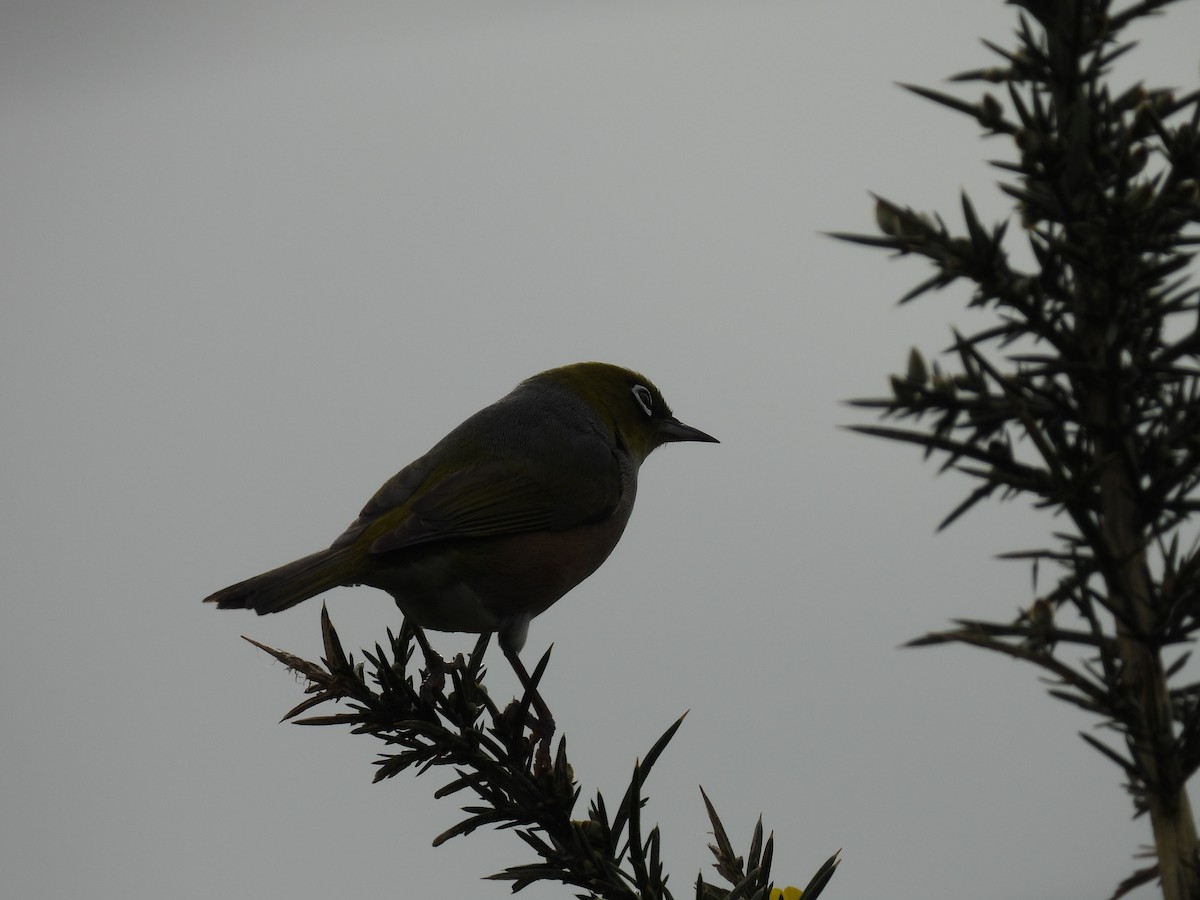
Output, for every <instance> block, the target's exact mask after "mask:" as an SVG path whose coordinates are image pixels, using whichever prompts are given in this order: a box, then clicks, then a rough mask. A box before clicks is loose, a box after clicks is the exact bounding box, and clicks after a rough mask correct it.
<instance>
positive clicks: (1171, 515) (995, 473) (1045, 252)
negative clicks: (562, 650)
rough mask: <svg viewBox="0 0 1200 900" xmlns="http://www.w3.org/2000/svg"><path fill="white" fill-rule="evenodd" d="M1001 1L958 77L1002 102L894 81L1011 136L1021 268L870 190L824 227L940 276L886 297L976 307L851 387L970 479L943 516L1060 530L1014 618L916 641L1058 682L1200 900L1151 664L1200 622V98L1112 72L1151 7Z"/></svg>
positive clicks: (1191, 754) (1004, 241)
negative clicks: (1014, 18) (1043, 522)
mask: <svg viewBox="0 0 1200 900" xmlns="http://www.w3.org/2000/svg"><path fill="white" fill-rule="evenodd" d="M1016 5H1017V6H1019V7H1021V8H1022V10H1023V11H1022V13H1021V14H1020V16H1019V24H1018V28H1017V31H1016V46H1015V47H1014V48H1012V49H1004V48H1001V47H999V46H997V45H995V44H991V43H986V42H985V43H986V46H987V47H988V48H989V49H990V50H991V51H993V52H994V54H995V55H996V57H997V60H996V62H995V64H994V65H993V66H991V67H987V68H981V69H976V70H972V71H970V72H965V73H963V74H961V75H959V76H956V77H955V78H954V79H953V81H954V82H955V83H957V84H980V83H982V84H983V85H985V86H995V87H996V89H997V92H996V93H992V92H990V91H989V90H987V89H986V88H985V90H984V91H983V92H982V93H981V94H980V95H979V96H977V97H976V98H974V99H963V98H960V97H958V96H955V95H953V94H949V93H945V92H942V91H938V90H931V89H929V88H924V87H918V86H906V87H908V89H909V90H910V91H912V92H913V93H915V94H917V95H918V96H920V97H922V98H924V99H926V100H930V101H933V102H934V103H937V104H939V105H941V106H943V107H945V108H947V109H949V110H951V111H953V112H955V113H957V114H959V115H965V116H967V117H968V118H970V119H971V120H973V122H974V124H975V125H976V126H977V127H979V128H981V129H982V130H983V132H984V133H985V134H987V135H990V136H993V137H996V138H997V139H999V140H1002V141H1006V142H1008V144H1009V146H1010V147H1011V148H1012V157H1011V158H1010V159H1007V160H1001V161H996V162H994V163H993V164H994V165H995V166H996V167H997V169H998V170H999V171H1000V172H1001V173H1003V176H1004V180H1002V181H1001V183H1000V189H1001V190H1002V191H1003V192H1004V194H1005V195H1007V196H1008V197H1009V198H1010V199H1011V200H1012V201H1013V202H1014V204H1015V214H1016V217H1017V218H1018V220H1019V222H1020V225H1021V229H1020V232H1019V233H1020V240H1022V241H1023V242H1024V244H1025V249H1026V250H1027V251H1028V256H1029V257H1030V258H1031V259H1032V260H1033V262H1034V263H1035V267H1034V268H1030V269H1028V270H1022V269H1020V268H1018V267H1017V266H1015V265H1014V264H1013V263H1012V262H1011V261H1010V255H1009V251H1010V249H1011V245H1012V244H1013V243H1014V240H1015V238H1014V235H1013V233H1012V230H1010V229H1009V227H1008V223H1007V222H1002V223H1000V224H997V225H992V226H989V225H987V224H985V223H983V222H982V221H981V220H980V218H979V216H978V214H977V212H976V210H975V206H974V204H973V203H972V201H971V200H970V198H969V197H968V196H966V195H965V194H964V195H963V197H962V203H961V210H960V213H961V218H962V222H963V225H962V228H961V229H960V230H952V229H951V228H950V227H949V226H948V225H947V224H946V222H945V220H944V219H943V218H942V217H941V216H938V215H936V214H927V213H923V212H919V211H917V210H915V209H913V208H911V207H907V206H903V205H901V204H898V203H894V202H892V201H890V200H886V199H883V198H878V199H877V202H876V223H877V225H878V226H879V230H880V232H881V233H882V234H881V235H853V234H841V235H837V237H840V238H842V239H845V240H849V241H854V242H857V243H860V244H865V245H867V246H872V247H880V248H885V249H889V250H892V251H894V252H896V253H898V254H902V255H917V256H921V257H924V258H926V259H927V260H929V262H930V263H931V265H932V267H933V274H932V275H931V276H929V277H928V278H926V279H925V280H923V281H922V282H921V283H920V284H918V285H917V286H916V287H914V288H913V289H912V290H910V291H909V292H907V293H906V294H904V295H903V297H902V298H901V299H902V302H909V301H911V300H914V299H915V298H917V297H920V296H922V295H924V294H927V293H928V292H930V291H932V290H934V289H939V288H944V287H946V286H948V285H951V284H953V283H956V282H963V283H966V284H968V285H970V286H971V288H972V292H971V296H970V300H969V301H968V305H969V306H972V307H976V308H980V309H983V310H987V311H990V312H991V313H992V314H993V322H992V323H991V324H989V325H987V326H986V327H984V328H982V329H981V330H980V331H978V332H976V333H974V334H966V335H964V334H959V333H957V332H956V333H955V334H954V340H953V343H952V345H951V346H950V348H949V350H948V355H949V357H950V365H948V366H947V368H946V369H943V368H942V366H941V365H940V364H939V363H934V364H933V365H932V366H930V365H929V364H927V363H926V362H925V359H924V357H923V355H922V354H921V353H920V352H919V351H917V350H913V351H912V352H911V354H910V357H909V361H908V365H907V368H906V372H905V373H904V374H903V375H896V376H893V377H892V379H891V395H890V396H888V397H883V398H875V399H867V400H859V401H855V403H856V405H858V406H860V407H864V408H870V409H876V410H879V411H880V412H881V413H882V414H883V416H884V417H885V418H891V419H894V420H898V421H900V422H903V423H905V424H903V425H897V424H890V425H871V426H857V427H856V430H858V431H860V432H862V433H865V434H868V435H872V436H875V437H882V438H886V439H889V440H895V441H900V442H904V443H908V444H913V445H916V446H918V447H921V448H922V449H923V450H924V451H925V454H926V456H936V457H939V458H940V460H941V462H942V468H943V470H945V469H953V470H956V471H958V472H960V473H962V474H963V475H965V476H967V477H968V478H969V479H971V480H972V481H974V482H975V486H974V487H973V488H972V489H971V490H970V492H969V493H968V495H967V497H966V498H965V499H964V500H963V501H962V503H960V504H959V505H958V506H957V507H956V508H954V509H953V510H951V511H950V513H949V514H948V515H947V516H946V518H945V520H944V521H943V522H942V527H945V526H947V525H949V524H950V523H952V522H953V521H955V520H956V519H957V518H958V517H960V516H961V515H963V514H964V513H966V512H967V511H968V510H970V509H972V508H973V507H975V506H977V505H978V504H979V503H981V502H983V501H984V500H987V499H990V498H993V497H1000V498H1011V497H1017V496H1024V497H1027V498H1028V499H1030V500H1031V501H1032V503H1033V505H1034V506H1035V507H1038V508H1044V509H1048V510H1050V511H1051V512H1052V513H1053V514H1056V515H1057V516H1058V517H1059V518H1060V520H1065V521H1066V522H1067V523H1069V525H1068V527H1066V528H1064V529H1061V530H1060V531H1059V533H1058V534H1056V535H1055V539H1056V540H1058V541H1059V544H1058V545H1057V546H1053V547H1047V548H1040V549H1037V550H1032V551H1022V552H1021V553H1020V554H1012V555H1011V556H1013V557H1014V558H1022V559H1029V560H1032V561H1033V563H1034V565H1035V576H1036V571H1037V570H1036V566H1038V565H1039V564H1041V563H1047V564H1049V566H1050V567H1051V568H1053V569H1057V571H1058V575H1057V580H1056V582H1055V583H1054V584H1053V586H1052V587H1051V588H1050V590H1049V591H1048V592H1046V593H1045V594H1043V595H1041V596H1039V597H1034V598H1031V600H1029V601H1027V602H1026V603H1022V604H1021V605H1022V606H1024V607H1025V609H1024V610H1023V611H1022V612H1021V614H1020V615H1019V616H1018V617H1017V618H1016V619H1015V620H1014V621H1009V622H980V621H969V622H968V621H960V622H958V623H957V624H956V627H954V628H952V629H951V630H948V631H943V632H938V633H935V634H931V635H928V636H926V637H925V638H921V639H919V640H918V641H915V642H914V643H915V644H932V643H945V642H947V641H954V642H958V643H966V644H971V645H973V646H978V647H982V648H985V649H989V650H992V651H994V652H999V653H1003V654H1005V655H1008V656H1011V657H1015V658H1019V659H1023V660H1025V661H1027V662H1030V663H1032V664H1034V665H1037V666H1039V667H1040V668H1042V669H1044V670H1046V671H1047V672H1048V673H1049V674H1050V675H1051V682H1052V686H1051V693H1052V694H1053V695H1054V696H1056V697H1058V698H1060V699H1063V700H1065V701H1068V702H1070V703H1072V704H1074V705H1076V706H1079V707H1081V708H1083V709H1085V710H1087V711H1089V712H1091V713H1093V714H1096V715H1098V716H1100V717H1101V718H1102V720H1103V722H1104V724H1105V725H1107V726H1108V728H1109V729H1110V730H1111V731H1112V733H1115V734H1116V735H1118V736H1119V739H1120V742H1121V744H1123V747H1117V746H1114V745H1111V744H1108V743H1104V742H1101V741H1100V740H1098V739H1097V738H1095V737H1094V736H1092V735H1087V736H1086V740H1087V741H1088V743H1089V744H1090V745H1091V746H1093V747H1095V748H1096V749H1098V750H1100V751H1101V752H1102V753H1103V754H1104V755H1105V756H1106V757H1107V758H1109V759H1111V760H1112V761H1113V762H1115V763H1117V764H1118V765H1119V766H1120V768H1121V770H1122V772H1123V774H1124V776H1125V777H1126V779H1127V786H1128V789H1129V791H1130V793H1131V794H1132V797H1133V802H1134V808H1135V810H1136V811H1137V812H1138V813H1139V814H1140V813H1148V814H1149V818H1150V820H1151V824H1152V827H1153V829H1154V835H1155V844H1156V850H1157V859H1158V864H1157V867H1156V870H1155V871H1156V874H1158V875H1159V876H1161V878H1162V881H1163V891H1164V895H1165V896H1166V897H1168V898H1172V900H1174V898H1189V897H1190V898H1195V897H1200V871H1198V867H1197V856H1196V852H1197V840H1196V830H1195V824H1194V821H1193V819H1192V814H1191V808H1190V803H1189V801H1188V796H1187V792H1186V789H1185V785H1186V782H1187V780H1188V778H1189V777H1190V776H1191V775H1192V774H1193V773H1194V772H1195V770H1196V768H1197V764H1198V762H1200V757H1198V753H1197V748H1200V731H1198V730H1197V729H1198V728H1200V712H1198V707H1197V703H1196V698H1197V697H1198V696H1200V685H1198V684H1183V685H1175V684H1174V680H1175V679H1177V678H1178V677H1180V676H1181V675H1182V673H1183V670H1184V666H1183V658H1182V657H1180V658H1176V659H1174V660H1171V659H1168V658H1167V654H1168V653H1169V652H1171V648H1172V647H1173V646H1174V645H1180V644H1183V643H1187V642H1190V641H1192V640H1193V639H1194V638H1195V635H1196V632H1197V631H1198V630H1200V603H1198V602H1197V599H1198V597H1200V588H1198V587H1197V585H1198V584H1200V581H1198V580H1197V577H1196V576H1197V575H1200V547H1198V546H1197V544H1196V543H1195V542H1194V541H1189V540H1188V539H1187V538H1186V537H1185V535H1183V534H1182V533H1181V530H1182V529H1183V527H1184V525H1185V524H1186V523H1187V522H1188V520H1189V517H1190V516H1191V514H1192V513H1193V512H1195V511H1196V510H1197V509H1198V508H1200V497H1198V496H1197V487H1198V485H1200V365H1198V362H1200V360H1198V358H1197V355H1198V351H1200V329H1198V327H1197V322H1198V315H1200V302H1198V301H1200V295H1198V292H1197V288H1196V287H1195V286H1193V285H1192V284H1191V282H1190V281H1189V278H1188V270H1189V267H1190V265H1191V263H1192V261H1193V257H1194V253H1195V248H1196V246H1197V244H1200V236H1198V235H1197V225H1198V224H1200V92H1197V91H1192V92H1190V93H1187V94H1184V95H1182V96H1181V95H1179V94H1178V93H1177V92H1176V91H1173V90H1168V89H1159V88H1147V87H1145V86H1143V85H1141V84H1140V83H1139V84H1133V85H1131V86H1129V87H1126V88H1121V89H1118V88H1116V87H1114V86H1113V75H1112V69H1113V64H1114V63H1115V62H1116V61H1117V60H1118V59H1121V58H1122V57H1124V55H1125V54H1126V53H1127V52H1128V50H1129V49H1130V48H1131V47H1132V44H1131V43H1130V42H1128V41H1127V40H1125V39H1124V38H1123V31H1124V30H1125V29H1126V28H1127V27H1129V26H1130V25H1132V24H1134V23H1135V22H1137V21H1138V20H1140V19H1141V18H1143V17H1145V16H1147V15H1150V14H1153V13H1156V12H1157V11H1159V10H1160V9H1162V8H1163V7H1166V6H1168V5H1169V4H1168V3H1167V2H1145V3H1137V4H1134V5H1131V6H1129V7H1127V8H1125V9H1124V10H1121V11H1116V10H1114V9H1113V8H1112V4H1111V3H1109V2H1105V0H1065V2H1063V0H1022V2H1017V3H1016ZM1035 583H1036V578H1035ZM1065 649H1069V651H1070V652H1072V653H1075V652H1078V651H1079V650H1080V649H1082V650H1083V651H1084V652H1085V653H1087V654H1089V655H1088V657H1087V658H1086V659H1084V660H1083V661H1081V662H1076V661H1075V660H1074V659H1073V658H1066V659H1064V658H1063V656H1064V650H1065ZM1135 880H1136V879H1135ZM1131 883H1132V882H1131ZM1138 883H1140V881H1139V882H1138Z"/></svg>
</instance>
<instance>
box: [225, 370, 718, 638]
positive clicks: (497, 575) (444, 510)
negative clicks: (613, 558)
mask: <svg viewBox="0 0 1200 900" xmlns="http://www.w3.org/2000/svg"><path fill="white" fill-rule="evenodd" d="M715 440H716V439H715V438H713V437H710V436H709V435H707V434H705V433H704V432H702V431H698V430H697V429H695V428H691V427H690V426H687V425H684V424H683V423H681V422H680V421H679V420H678V419H676V418H675V417H674V416H672V415H671V409H670V407H668V406H667V404H666V401H665V400H663V398H662V394H660V393H659V391H658V388H656V387H655V386H654V385H653V384H651V383H650V381H648V380H647V379H646V378H644V377H643V376H641V375H639V374H637V373H636V372H632V371H630V370H629V369H623V368H620V367H619V366H613V365H608V364H607V363H595V362H591V363H577V364H575V365H570V366H563V367H562V368H558V369H551V370H549V371H547V372H542V373H541V374H539V375H535V376H533V377H532V378H529V379H526V380H525V381H523V382H522V383H521V384H519V385H518V386H517V387H516V388H515V389H514V390H513V391H512V392H511V393H510V394H508V396H506V397H504V398H502V399H500V400H498V401H497V402H495V403H493V404H492V405H491V406H489V407H487V408H486V409H483V410H480V411H479V412H477V413H476V414H475V415H473V416H471V417H470V418H469V419H467V420H466V421H465V422H463V423H462V424H461V425H459V426H458V427H457V428H455V429H454V430H453V431H451V432H450V433H449V434H448V435H446V436H445V437H444V438H442V440H441V441H439V442H438V443H437V444H436V445H435V446H434V447H433V449H431V450H430V451H429V452H428V453H426V454H425V455H424V456H422V457H420V458H419V459H417V460H414V461H413V462H412V463H410V464H409V465H408V466H406V467H405V468H404V469H402V470H401V471H400V472H399V473H397V474H396V475H394V476H393V477H392V478H391V479H389V480H388V481H387V482H386V483H385V484H384V485H383V487H381V488H380V489H379V491H378V492H376V494H375V496H374V497H372V498H371V499H370V500H369V501H368V502H367V505H366V506H365V507H363V510H362V512H361V513H360V514H359V516H358V518H357V519H355V520H354V522H352V523H351V525H350V527H349V528H347V529H346V531H345V532H344V533H343V534H342V535H341V537H339V538H338V539H337V540H336V541H334V542H333V544H332V545H331V546H330V547H329V548H328V549H326V550H321V551H318V552H317V553H313V554H311V555H310V556H306V557H303V558H302V559H298V560H295V561H294V562H290V563H288V564H287V565H284V566H280V567H279V568H277V569H272V570H271V571H270V572H264V573H263V574H262V575H256V576H255V577H254V578H250V579H248V580H246V581H242V582H239V583H238V584H235V585H232V586H231V587H227V588H225V589H224V590H222V591H218V592H217V593H215V594H213V595H212V596H211V597H208V598H207V599H206V602H210V603H216V604H217V606H218V607H220V608H222V609H230V608H237V609H253V610H254V611H255V612H257V613H259V614H263V613H271V612H279V611H281V610H284V609H288V608H289V607H291V606H295V605H296V604H297V603H300V602H301V601H303V600H307V599H308V598H310V597H314V596H316V595H317V594H320V593H323V592H325V591H327V590H329V589H330V588H333V587H337V586H339V585H355V584H365V585H370V586H371V587H376V588H380V589H382V590H385V591H387V592H388V593H389V594H391V595H392V596H393V597H394V598H395V600H396V603H397V605H398V606H399V607H400V608H401V610H403V612H404V615H405V616H406V617H408V618H409V619H410V620H411V621H412V622H414V623H415V624H417V625H421V626H424V627H427V628H432V629H435V630H438V631H473V632H490V631H498V632H499V633H500V642H501V645H502V646H503V647H504V649H505V651H506V652H507V653H515V652H517V651H519V650H520V649H521V647H522V646H523V644H524V643H525V634H526V631H527V629H528V625H529V620H530V619H532V618H533V617H534V616H536V615H538V614H539V613H541V612H544V611H545V610H546V609H547V608H548V607H549V606H550V605H551V604H552V603H554V602H555V601H556V600H558V599H559V598H560V597H562V596H563V595H564V594H566V593H567V592H568V591H569V590H571V588H573V587H575V585H577V584H579V582H581V581H583V580H584V579H585V578H587V577H588V576H589V575H590V574H592V572H594V571H595V570H596V569H597V568H598V567H599V566H600V564H601V563H602V562H604V560H605V559H606V558H607V557H608V555H609V553H611V552H612V549H613V547H615V546H616V544H617V541H618V540H620V537H621V533H622V532H623V531H624V530H625V525H626V523H627V522H628V521H629V514H630V513H631V512H632V510H633V501H634V497H635V496H636V493H637V473H638V467H639V466H640V465H641V464H642V462H643V461H644V460H645V459H646V457H647V456H649V455H650V453H651V451H653V450H654V449H655V448H656V447H659V446H661V445H662V444H665V443H669V442H672V441H715Z"/></svg>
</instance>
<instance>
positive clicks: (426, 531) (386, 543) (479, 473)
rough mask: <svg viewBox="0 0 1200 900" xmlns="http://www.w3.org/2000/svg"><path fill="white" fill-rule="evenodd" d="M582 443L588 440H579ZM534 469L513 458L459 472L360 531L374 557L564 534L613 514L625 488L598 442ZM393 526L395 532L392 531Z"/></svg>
mask: <svg viewBox="0 0 1200 900" xmlns="http://www.w3.org/2000/svg"><path fill="white" fill-rule="evenodd" d="M581 437H582V436H581ZM587 438H588V439H587V440H582V439H581V440H579V441H577V442H575V443H573V444H572V445H571V446H569V447H564V448H562V451H561V452H560V453H559V454H556V455H555V457H554V458H553V459H552V460H549V461H545V460H543V461H542V462H541V463H539V465H538V466H537V467H536V471H533V469H534V467H532V466H528V465H524V466H522V465H519V464H517V463H516V462H514V461H513V460H512V459H498V460H492V461H489V462H485V463H480V464H477V465H472V466H467V467H464V468H461V469H458V470H456V471H454V472H452V473H451V474H449V475H448V476H446V477H445V478H443V479H441V480H440V481H438V482H437V483H436V484H433V485H429V486H425V487H423V488H421V489H418V490H416V491H415V492H413V494H412V495H411V499H409V500H408V501H407V502H404V503H401V504H400V505H399V506H396V507H393V508H392V509H388V510H379V511H378V512H377V513H376V515H374V516H373V517H372V521H370V522H367V523H363V524H364V526H365V527H363V528H362V532H369V533H371V534H373V535H375V536H374V538H373V540H372V541H371V543H370V546H369V551H370V552H371V553H386V552H388V551H391V550H399V549H401V548H403V547H410V546H413V545H415V544H425V543H429V542H432V541H443V540H452V539H455V538H479V537H493V536H497V535H504V534H516V533H519V532H529V531H565V530H567V529H569V528H572V527H574V526H576V525H581V524H584V523H588V522H599V521H603V520H604V519H606V518H608V517H609V516H611V515H612V514H613V511H614V510H615V509H616V508H617V505H618V504H619V503H620V501H621V494H622V492H623V490H624V489H625V485H624V484H623V483H622V474H621V465H620V461H619V460H618V458H617V456H616V455H615V454H614V453H613V451H612V449H611V448H610V447H609V446H608V445H607V444H606V443H604V442H602V441H600V440H598V439H597V438H596V437H595V436H593V435H588V436H587ZM389 526H390V527H389Z"/></svg>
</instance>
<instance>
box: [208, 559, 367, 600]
mask: <svg viewBox="0 0 1200 900" xmlns="http://www.w3.org/2000/svg"><path fill="white" fill-rule="evenodd" d="M353 574H354V560H353V558H352V557H351V555H350V552H349V548H339V549H337V550H334V549H329V550H320V551H318V552H316V553H312V554H309V555H308V556H305V557H302V558H301V559H297V560H295V561H293V562H290V563H288V564H287V565H283V566H280V567H279V568H278V569H272V570H271V571H270V572H263V573H262V574H261V575H255V576H254V577H253V578H247V579H246V580H245V581H239V582H238V583H237V584H234V585H230V586H229V587H227V588H225V589H224V590H221V591H217V592H216V593H215V594H213V595H212V596H211V597H206V598H205V599H204V602H205V603H215V604H217V607H218V608H219V609H252V610H254V611H255V612H256V613H258V614H259V615H260V616H261V615H265V614H266V613H276V612H281V611H283V610H285V609H290V608H291V607H293V606H295V605H296V604H297V603H301V602H303V601H305V600H307V599H308V598H309V597H315V596H316V595H317V594H323V593H325V591H327V590H329V589H330V588H335V587H338V586H339V585H343V584H347V583H348V582H349V579H350V577H351V576H352V575H353Z"/></svg>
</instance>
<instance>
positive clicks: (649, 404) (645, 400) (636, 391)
mask: <svg viewBox="0 0 1200 900" xmlns="http://www.w3.org/2000/svg"><path fill="white" fill-rule="evenodd" d="M633 399H635V400H636V401H637V402H638V406H640V407H641V408H642V412H644V413H645V414H646V415H648V416H652V415H654V395H653V394H651V393H650V388H648V387H646V386H645V385H644V384H635V385H634V386H633Z"/></svg>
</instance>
